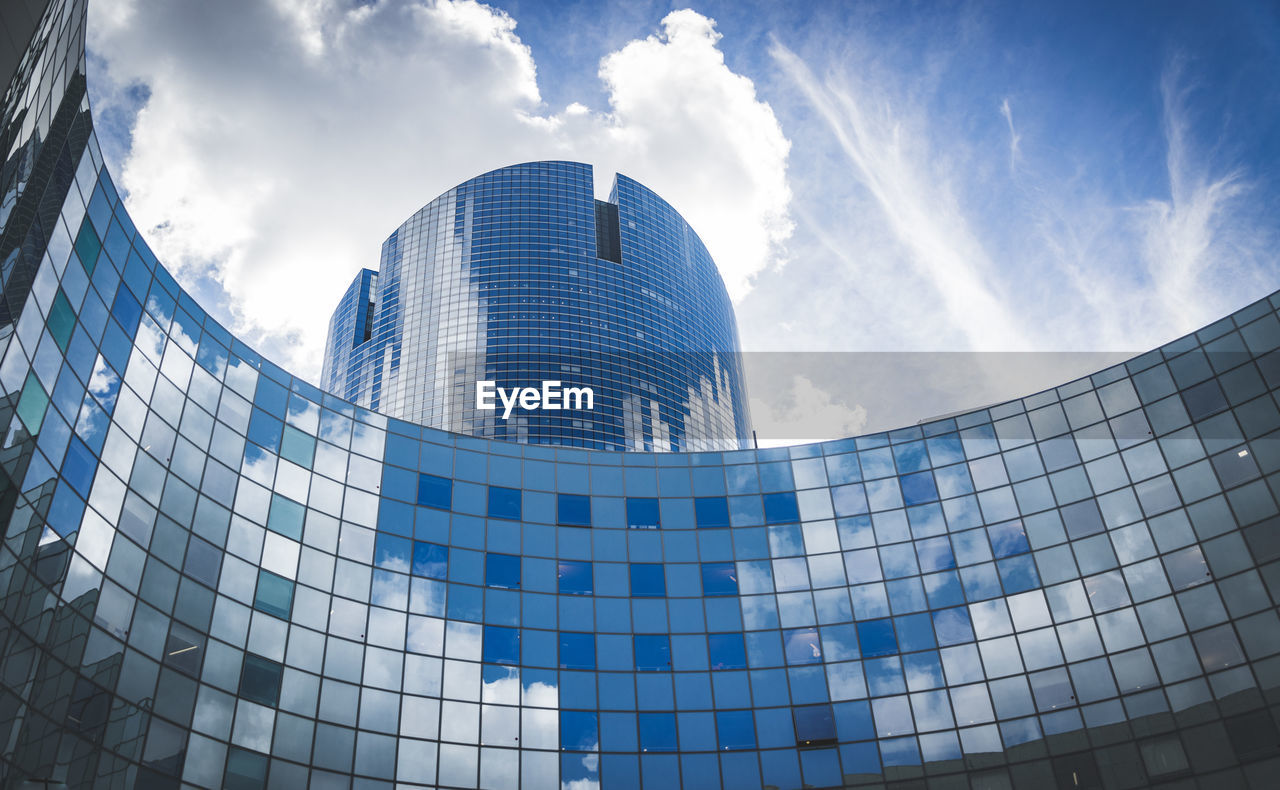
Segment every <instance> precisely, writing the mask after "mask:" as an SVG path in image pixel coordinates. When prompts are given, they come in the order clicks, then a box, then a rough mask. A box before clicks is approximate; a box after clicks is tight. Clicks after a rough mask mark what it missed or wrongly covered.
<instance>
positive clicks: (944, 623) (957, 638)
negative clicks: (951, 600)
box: [933, 606, 973, 646]
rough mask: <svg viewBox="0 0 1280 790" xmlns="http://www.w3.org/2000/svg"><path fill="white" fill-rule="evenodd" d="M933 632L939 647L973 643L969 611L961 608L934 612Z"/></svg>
mask: <svg viewBox="0 0 1280 790" xmlns="http://www.w3.org/2000/svg"><path fill="white" fill-rule="evenodd" d="M933 630H934V633H935V634H937V636H938V644H940V645H944V646H945V645H958V644H960V643H961V642H972V641H973V624H972V623H971V622H970V620H969V610H968V609H966V608H965V607H963V606H957V607H954V608H952V609H942V610H939V611H937V612H934V613H933Z"/></svg>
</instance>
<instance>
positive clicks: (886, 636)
mask: <svg viewBox="0 0 1280 790" xmlns="http://www.w3.org/2000/svg"><path fill="white" fill-rule="evenodd" d="M858 644H859V645H860V646H861V647H862V655H864V656H887V655H890V654H892V653H896V652H898V640H897V638H896V637H894V635H893V623H892V622H890V621H889V620H868V621H866V622H862V623H858Z"/></svg>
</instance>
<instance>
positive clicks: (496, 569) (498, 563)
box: [484, 554, 520, 590]
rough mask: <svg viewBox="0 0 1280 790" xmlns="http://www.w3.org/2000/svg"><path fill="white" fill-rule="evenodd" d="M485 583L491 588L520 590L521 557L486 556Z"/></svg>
mask: <svg viewBox="0 0 1280 790" xmlns="http://www.w3.org/2000/svg"><path fill="white" fill-rule="evenodd" d="M484 583H485V584H487V585H488V586H490V587H506V588H507V589H508V590H518V589H520V557H518V556H516V555H514V554H485V558H484Z"/></svg>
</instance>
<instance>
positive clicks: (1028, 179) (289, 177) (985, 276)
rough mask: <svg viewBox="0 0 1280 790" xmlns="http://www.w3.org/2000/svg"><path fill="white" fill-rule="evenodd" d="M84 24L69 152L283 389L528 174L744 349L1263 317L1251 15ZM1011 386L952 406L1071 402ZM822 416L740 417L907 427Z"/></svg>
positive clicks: (1256, 9)
mask: <svg viewBox="0 0 1280 790" xmlns="http://www.w3.org/2000/svg"><path fill="white" fill-rule="evenodd" d="M685 9H688V10H685ZM90 13H91V31H92V32H91V51H92V53H93V57H92V60H91V66H90V93H91V97H92V99H93V102H94V107H95V112H96V113H97V115H98V119H99V133H100V134H101V135H103V136H104V138H106V139H105V140H104V143H105V148H106V150H107V152H108V158H109V160H113V161H111V169H112V172H113V173H115V174H116V176H117V177H118V179H119V180H120V181H121V182H122V185H123V187H124V189H125V190H126V191H127V192H128V193H129V198H130V206H131V207H132V209H133V211H134V213H135V216H136V217H138V218H139V219H140V226H141V227H143V228H144V229H146V228H151V229H152V231H150V232H149V236H150V237H151V238H152V240H153V242H154V243H155V245H156V246H157V247H158V248H159V249H160V252H161V257H162V259H163V260H165V261H166V262H167V263H169V264H170V265H171V267H172V268H175V269H176V270H177V273H178V276H179V279H180V280H182V281H183V282H184V283H186V284H188V285H189V286H190V287H192V288H193V289H194V290H195V291H196V292H197V293H198V294H199V295H200V296H201V297H202V299H203V300H204V301H205V302H206V304H209V305H210V306H211V307H213V309H214V311H215V313H217V312H218V311H222V312H223V315H220V316H219V317H220V318H223V320H225V321H226V322H227V323H228V324H230V325H232V326H234V327H235V328H236V329H237V330H238V331H240V332H242V333H244V334H246V335H247V336H249V337H250V338H251V339H253V340H254V341H255V342H256V344H257V345H258V346H259V347H260V348H262V349H263V350H264V351H265V352H266V353H268V354H269V355H271V356H273V357H276V358H278V359H280V360H281V361H282V362H284V363H285V364H287V365H289V366H290V367H292V368H293V369H295V370H297V371H298V372H301V373H303V374H305V375H312V376H314V375H315V374H316V373H317V372H318V368H319V358H318V353H319V347H320V345H321V344H322V343H323V337H324V331H325V325H324V323H325V321H326V319H327V317H328V313H329V311H330V310H331V308H332V303H336V299H337V298H338V296H339V295H340V293H341V290H342V287H343V286H344V285H345V283H346V282H347V281H349V279H350V277H351V276H353V275H354V273H355V271H356V270H358V269H359V268H361V267H363V266H376V260H377V248H378V244H379V243H380V242H381V240H382V239H383V238H384V237H385V236H386V234H387V233H389V232H390V230H392V229H393V228H394V227H395V226H396V225H398V224H399V223H400V222H401V221H402V220H403V218H404V217H406V216H408V214H410V213H412V211H413V210H414V209H416V208H417V207H418V206H420V205H422V204H424V203H426V202H427V201H429V200H430V199H431V198H433V197H434V196H435V195H436V194H438V193H439V192H441V191H443V190H445V189H447V188H448V187H450V186H452V185H453V184H454V183H456V182H458V181H461V180H463V179H465V178H467V177H469V176H471V175H474V174H476V173H478V172H482V171H483V170H486V169H489V168H491V167H496V166H501V165H503V164H509V163H511V162H513V161H519V160H523V159H530V158H553V157H554V158H574V159H581V160H583V161H589V162H592V163H593V164H596V165H597V171H598V176H597V178H598V181H600V182H601V183H602V184H606V183H607V179H608V177H609V176H610V175H611V174H612V172H613V171H614V170H622V171H624V172H627V173H628V174H629V175H632V176H634V177H636V178H639V179H640V180H642V181H644V182H645V183H647V184H648V185H650V186H652V187H653V188H654V189H656V190H657V191H658V192H659V193H660V194H663V195H664V196H665V197H667V199H668V200H669V201H671V202H672V203H673V204H674V205H675V206H676V208H677V209H679V210H680V211H682V213H684V214H685V215H686V216H687V217H688V218H689V219H690V220H691V222H693V224H694V226H695V228H696V229H697V230H698V231H699V233H700V234H701V235H702V236H703V238H704V240H705V241H706V242H707V244H708V246H709V247H710V248H711V251H712V253H713V255H714V256H715V257H716V258H717V261H718V262H719V263H720V265H721V268H722V271H723V272H724V273H725V276H726V281H727V282H728V283H729V284H730V290H731V293H732V294H733V296H734V299H735V303H736V305H737V311H738V316H739V323H740V326H741V334H742V338H743V343H744V346H745V347H746V348H747V349H749V350H762V351H778V350H789V351H833V352H834V351H863V352H865V351H875V352H901V351H937V350H945V351H1009V350H1019V351H1090V352H1093V351H1109V352H1125V351H1132V352H1137V351H1141V350H1145V349H1146V348H1149V347H1151V346H1154V345H1157V344H1160V343H1163V342H1166V341H1168V340H1170V339H1172V338H1174V337H1176V336H1178V335H1180V334H1183V333H1185V332H1187V331H1190V330H1193V329H1195V328H1197V327H1199V326H1201V325H1204V324H1206V323H1208V322H1210V321H1212V320H1214V319H1215V318H1217V317H1219V316H1220V315H1222V314H1225V313H1227V312H1229V311H1231V310H1234V309H1236V308H1239V307H1241V306H1243V305H1244V304H1247V303H1248V302H1250V301H1252V300H1253V299H1255V298H1258V297H1259V296H1262V295H1264V294H1266V293H1269V292H1271V291H1272V290H1275V289H1276V288H1278V287H1280V267H1278V266H1277V265H1276V257H1275V250H1276V249H1277V242H1278V241H1280V212H1277V211H1276V210H1275V208H1274V207H1275V206H1276V205H1280V200H1278V198H1280V168H1278V167H1277V164H1278V163H1280V142H1278V141H1280V88H1277V83H1276V80H1275V79H1274V76H1273V75H1274V74H1277V73H1280V51H1278V47H1280V10H1278V8H1277V6H1276V5H1275V4H1266V3H1261V2H1225V3H1214V4H1205V3H1190V2H1188V3H1168V2H1161V3H1060V4H1037V3H1019V2H1004V3H983V4H941V3H902V2H866V3H860V2H859V3H854V2H819V3H759V4H753V3H742V2H708V3H695V4H685V3H676V4H669V3H643V2H627V3H596V2H585V1H581V2H579V1H574V2H564V3H548V2H530V1H528V0H510V1H508V2H493V3H489V4H487V5H486V4H478V3H475V2H471V1H470V0H457V1H456V2H448V1H445V2H441V3H434V4H427V5H420V4H418V3H415V2H411V0H381V2H379V3H375V4H372V5H369V4H363V5H361V6H356V5H354V4H349V3H343V2H337V1H336V0H333V1H332V2H330V1H328V0H321V1H320V2H315V3H303V2H299V1H298V0H273V2H271V3H249V4H237V3H220V4H207V3H206V4H201V3H195V2H181V1H180V0H173V1H172V2H159V0H154V1H152V2H148V0H94V2H93V3H91V12H90ZM281 141H284V142H281ZM318 160H319V161H322V162H323V164H321V165H317V161H318ZM279 229H284V230H283V232H281V231H280V230H279ZM282 237H283V238H282ZM301 279H305V280H307V283H308V285H307V287H305V288H288V287H286V286H288V284H290V283H293V282H298V281H299V280H301ZM264 294H268V295H270V298H267V297H266V296H264ZM326 295H327V298H326ZM1080 359H1081V360H1082V361H1081V362H1080V363H1079V364H1081V365H1087V364H1091V363H1090V362H1088V361H1087V360H1088V358H1087V357H1084V356H1082V357H1080ZM1032 367H1035V366H1032ZM1040 367H1042V368H1043V370H1040V371H1038V372H1037V373H1035V375H1033V376H1031V377H1030V378H1027V379H1026V380H1025V381H1018V382H1014V383H1001V384H998V385H997V384H992V385H990V386H987V387H985V388H984V387H982V386H978V385H974V386H975V387H977V388H976V389H975V390H974V391H972V392H968V391H966V392H965V396H967V397H962V398H961V401H960V402H957V403H955V404H954V405H955V407H956V408H961V407H965V406H971V405H976V404H977V403H979V402H982V401H983V400H987V399H990V400H995V399H998V398H1001V397H1010V396H1014V395H1018V394H1023V393H1024V392H1025V391H1026V390H1027V389H1028V388H1034V387H1038V386H1049V385H1052V384H1054V383H1058V382H1060V381H1062V380H1065V379H1068V378H1071V377H1073V376H1075V375H1080V374H1083V373H1087V372H1089V370H1088V369H1079V370H1077V369H1073V367H1072V365H1071V364H1069V363H1064V362H1062V359H1061V358H1056V360H1055V361H1054V362H1053V363H1052V364H1049V363H1046V364H1045V365H1042V366H1040ZM1037 376H1038V378H1037ZM1010 388H1011V389H1010ZM841 389H842V386H841V384H840V383H839V382H828V383H826V384H822V383H818V384H817V385H814V382H808V383H807V384H806V385H804V386H799V385H797V387H796V388H795V389H794V391H792V392H790V393H783V394H782V395H778V394H777V393H773V394H771V395H769V396H768V397H767V398H766V399H765V400H767V401H770V402H766V403H764V404H762V406H761V407H757V408H756V411H757V420H759V419H760V412H761V409H762V408H763V410H765V411H769V410H774V411H786V410H788V409H792V410H806V409H807V410H809V411H813V410H815V409H816V410H818V411H823V410H825V409H830V410H834V411H841V410H843V411H844V412H847V413H848V414H849V415H851V416H850V418H849V420H848V421H847V422H848V423H849V425H850V426H851V427H853V428H868V427H870V428H879V427H891V426H892V425H893V424H895V421H914V420H910V419H909V418H910V417H911V415H913V414H916V415H918V416H921V417H923V416H926V414H925V413H922V412H920V411H919V410H920V409H924V410H925V411H927V410H928V409H930V408H933V406H932V404H931V402H930V403H929V404H927V405H926V404H925V403H924V402H916V399H913V398H912V397H907V396H904V392H905V391H904V392H896V394H895V395H894V397H892V398H888V399H883V398H882V400H885V401H886V403H887V402H892V403H895V404H897V405H896V406H895V407H890V406H888V405H885V403H881V404H880V405H875V406H873V405H870V404H869V402H864V401H865V400H866V399H865V398H864V399H861V400H859V398H856V397H854V396H851V395H849V394H848V393H844V392H837V390H841ZM889 389H892V387H889ZM906 395H909V393H906ZM770 399H772V400H770ZM860 407H862V412H859V411H858V409H859V408H860ZM913 409H915V411H913ZM868 411H869V412H870V413H869V414H868V413H867V412H868ZM824 413H825V412H824ZM859 420H861V422H859Z"/></svg>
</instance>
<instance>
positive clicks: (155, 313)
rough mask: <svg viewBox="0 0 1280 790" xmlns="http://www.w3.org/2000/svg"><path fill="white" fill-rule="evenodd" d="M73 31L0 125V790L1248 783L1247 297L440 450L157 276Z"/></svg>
mask: <svg viewBox="0 0 1280 790" xmlns="http://www.w3.org/2000/svg"><path fill="white" fill-rule="evenodd" d="M9 19H10V18H9V17H4V20H5V23H6V28H5V31H4V32H5V35H6V36H8V37H9V38H10V39H13V38H18V37H20V38H22V39H23V45H24V46H26V45H25V41H26V38H27V36H26V35H25V34H23V35H20V36H19V35H18V32H19V31H20V28H18V27H11V26H10V25H11V24H13V23H11V22H9ZM83 25H84V8H83V3H82V2H81V0H54V1H53V2H52V3H51V4H50V5H49V7H48V9H47V10H45V11H44V12H43V16H42V17H41V18H40V20H39V22H38V25H37V26H36V30H35V34H34V38H32V39H31V44H30V46H27V48H26V49H25V50H24V51H23V53H21V54H20V56H18V57H14V58H13V62H15V63H17V64H18V65H17V67H16V74H15V75H14V77H13V79H12V80H11V81H10V82H9V83H8V89H7V91H6V93H5V98H4V104H3V115H2V116H0V140H2V141H3V146H0V151H2V156H3V163H2V164H3V170H2V171H0V211H2V212H3V214H2V216H3V218H4V224H3V229H2V231H0V254H2V256H0V263H2V264H3V275H4V280H3V287H4V304H5V309H6V310H7V312H6V313H5V318H4V321H3V323H0V421H2V424H3V425H4V426H5V432H4V439H3V443H2V444H0V470H3V474H0V517H2V518H0V523H2V525H3V541H2V542H0V785H3V786H4V787H6V788H8V787H18V788H23V787H33V788H34V787H39V788H54V787H71V788H98V787H109V788H116V787H119V788H147V789H148V790H150V789H151V788H218V787H227V788H235V789H239V788H299V787H313V788H352V789H353V790H355V789H359V790H366V789H367V790H373V789H374V788H378V789H379V790H381V789H384V788H385V790H391V789H392V788H397V789H398V788H434V787H443V788H515V787H520V788H523V789H524V790H530V789H535V788H536V789H537V790H544V789H545V790H553V789H555V788H562V789H563V788H572V789H573V790H582V789H583V788H591V787H602V788H610V789H613V788H655V787H656V788H662V790H671V789H673V788H680V787H683V788H689V789H694V788H697V789H699V790H700V789H701V788H714V787H727V788H761V789H763V788H766V787H768V788H788V789H792V788H795V789H798V788H801V787H821V788H833V787H861V786H876V787H884V786H888V787H896V788H908V787H909V788H920V787H927V788H983V789H984V790H985V789H987V788H1037V790H1038V789H1039V788H1054V787H1057V788H1137V787H1150V786H1159V787H1168V788H1226V787H1231V788H1234V787H1254V788H1270V787H1274V785H1275V777H1276V776H1277V774H1278V773H1280V731H1278V730H1277V726H1276V713H1277V705H1278V704H1280V617H1278V615H1277V601H1278V600H1280V506H1278V504H1277V495H1278V494H1280V405H1278V403H1277V395H1278V394H1280V318H1278V317H1277V308H1280V294H1272V295H1270V296H1267V297H1265V298H1262V299H1260V300H1258V301H1257V302H1255V303H1254V304H1251V305H1249V306H1247V307H1245V308H1244V309H1242V310H1240V311H1238V312H1236V313H1234V314H1232V315H1229V316H1226V317H1224V318H1222V319H1221V320H1219V321H1217V322H1215V323H1213V324H1211V325H1210V326H1207V327H1205V328H1204V329H1202V330H1200V331H1198V332H1195V333H1193V334H1191V335H1188V336H1186V337H1183V338H1180V339H1178V340H1175V341H1173V342H1171V343H1169V344H1167V345H1165V346H1162V347H1160V348H1157V349H1155V350H1153V351H1150V352H1148V353H1146V354H1143V355H1141V356H1139V357H1136V358H1134V359H1132V360H1129V361H1128V362H1126V363H1124V364H1121V365H1117V366H1115V367H1112V368H1108V369H1106V370H1102V371H1099V372H1098V373H1096V374H1094V375H1092V376H1088V377H1086V378H1082V379H1079V380H1076V381H1072V382H1069V383H1066V384H1063V385H1062V386H1060V387H1057V388H1055V389H1051V390H1046V391H1044V392H1040V393H1036V394H1033V395H1029V396H1027V397H1025V398H1020V399H1017V400H1012V401H1009V402H1007V403H1002V404H999V405H996V406H992V407H989V408H985V409H980V410H976V411H972V412H967V413H963V414H961V415H958V416H954V417H949V418H946V419H940V420H936V421H933V422H929V423H927V424H924V425H920V426H912V427H908V428H903V429H900V430H895V431H890V432H887V433H880V434H873V435H867V436H859V437H854V438H848V439H842V440H839V441H831V442H825V443H820V444H812V445H805V446H799V447H791V448H775V449H766V450H759V451H756V450H734V451H728V452H702V453H652V452H627V453H618V452H599V451H589V450H583V449H577V448H570V447H562V446H544V445H536V444H518V443H513V442H507V441H495V440H490V439H484V438H477V437H475V436H469V435H464V434H461V433H457V432H447V431H443V430H439V429H435V428H431V427H425V426H422V425H419V424H415V423H413V422H409V421H406V420H401V419H396V418H392V417H388V416H387V415H385V414H381V413H379V412H375V411H371V410H369V409H366V408H363V407H361V406H357V405H354V404H352V403H350V402H349V401H345V400H342V399H341V398H338V397H336V396H334V395H330V394H326V393H324V392H323V391H321V390H320V389H318V388H316V387H314V386H311V385H310V384H308V383H306V382H305V381H303V380H301V379H298V378H296V377H293V376H291V375H289V374H288V373H287V372H285V371H283V370H281V369H280V368H279V367H277V366H275V365H272V364H271V363H270V362H268V361H266V360H264V359H262V358H260V357H259V356H258V355H257V354H255V353H254V352H253V351H252V350H251V349H249V348H247V347H245V346H244V345H243V344H242V343H240V342H239V341H238V340H236V339H235V338H234V337H233V336H232V335H231V334H230V333H229V332H227V331H226V330H225V329H224V328H222V327H221V326H220V325H219V324H218V323H217V322H215V321H214V320H212V319H211V318H210V317H209V316H208V315H207V314H206V313H205V311H204V310H202V309H201V307H200V305H199V304H197V303H196V302H195V301H194V300H193V299H192V298H191V296H190V295H189V294H188V293H187V292H186V291H184V290H183V289H182V288H181V287H180V286H179V285H178V284H177V283H176V282H175V281H174V280H173V278H172V277H171V276H170V275H169V274H168V273H167V272H166V270H165V269H164V267H163V266H162V265H160V264H159V263H158V262H157V261H156V259H155V258H154V256H153V255H152V254H151V252H150V250H149V249H148V247H147V245H146V242H145V241H144V240H143V239H142V238H141V237H140V236H139V235H138V233H137V232H136V230H135V228H134V225H133V223H132V222H131V221H130V220H129V215H128V212H127V211H126V208H125V206H124V205H123V204H122V202H121V199H120V197H119V194H118V192H117V190H116V189H115V187H114V186H113V185H112V181H111V178H110V177H109V175H108V174H107V172H106V171H105V170H104V168H103V162H102V157H101V153H100V151H99V148H98V144H97V142H96V140H95V138H94V136H93V134H92V124H91V119H90V116H89V113H88V106H87V103H86V100H85V96H84V92H83V85H84V52H83V41H84V36H83ZM0 62H4V61H0ZM371 284H372V283H371V282H370V285H371ZM379 287H381V284H380V285H379ZM360 298H361V292H360V290H359V289H357V290H356V291H355V298H354V299H353V301H352V307H353V309H356V308H358V307H359V304H358V302H359V299H360ZM353 315H358V310H356V312H355V313H353Z"/></svg>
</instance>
